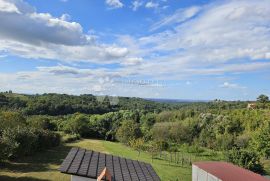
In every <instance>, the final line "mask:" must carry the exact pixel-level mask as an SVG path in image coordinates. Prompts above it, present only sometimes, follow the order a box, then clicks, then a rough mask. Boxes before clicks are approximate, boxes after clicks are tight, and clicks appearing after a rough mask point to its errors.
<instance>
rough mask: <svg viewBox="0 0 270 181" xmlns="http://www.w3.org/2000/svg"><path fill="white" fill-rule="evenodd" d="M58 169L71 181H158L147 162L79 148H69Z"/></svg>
mask: <svg viewBox="0 0 270 181" xmlns="http://www.w3.org/2000/svg"><path fill="white" fill-rule="evenodd" d="M60 171H61V172H62V173H66V174H70V175H71V181H94V180H97V181H101V180H104V181H133V180H136V181H140V180H145V181H160V178H159V177H158V175H157V174H156V172H155V171H154V169H153V167H152V166H151V165H150V164H148V163H144V162H139V161H135V160H130V159H126V158H121V157H118V156H113V155H108V154H104V153H99V152H95V151H91V150H85V149H80V148H72V149H71V150H70V152H69V153H68V155H67V157H66V158H65V160H64V161H63V163H62V165H61V167H60Z"/></svg>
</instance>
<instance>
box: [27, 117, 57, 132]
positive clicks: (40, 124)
mask: <svg viewBox="0 0 270 181" xmlns="http://www.w3.org/2000/svg"><path fill="white" fill-rule="evenodd" d="M27 123H28V125H29V126H32V127H34V128H37V129H44V130H51V131H55V130H56V124H55V123H53V122H51V121H50V119H49V118H47V117H45V116H32V117H30V118H28V120H27Z"/></svg>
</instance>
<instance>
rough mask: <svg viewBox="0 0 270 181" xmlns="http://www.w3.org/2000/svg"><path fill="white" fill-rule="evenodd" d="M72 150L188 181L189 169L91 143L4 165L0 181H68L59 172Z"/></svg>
mask: <svg viewBox="0 0 270 181" xmlns="http://www.w3.org/2000/svg"><path fill="white" fill-rule="evenodd" d="M71 147H81V148H85V149H90V150H95V151H99V152H104V153H110V154H113V155H118V156H122V157H127V158H131V159H135V160H140V161H144V162H148V163H151V164H152V165H153V167H154V169H155V170H156V172H157V173H158V175H159V176H160V178H161V179H162V180H163V181H176V180H178V181H190V180H191V166H190V165H187V164H185V165H184V166H179V165H171V164H169V162H167V161H164V160H161V159H154V161H153V162H152V159H151V155H150V154H148V153H145V152H142V153H141V155H140V157H138V152H137V151H134V150H132V149H131V148H129V147H126V146H124V145H122V144H119V143H113V142H107V141H101V140H91V139H82V140H80V141H77V142H74V143H67V144H65V145H62V146H59V147H57V148H53V149H51V150H47V151H44V152H40V153H36V154H35V155H33V156H31V157H25V158H23V159H19V160H17V161H16V162H15V161H14V162H5V163H4V164H1V165H0V180H1V181H2V180H4V181H13V180H19V181H52V180H56V181H69V180H70V176H69V175H65V174H62V173H60V172H59V171H58V168H59V166H60V164H61V162H62V161H63V159H64V158H65V156H66V155H67V153H68V152H69V150H70V148H71ZM192 158H193V157H192ZM221 158H222V157H221V156H220V155H215V156H211V154H209V153H208V152H204V153H203V154H202V155H201V156H198V157H196V160H219V159H221ZM193 159H194V158H193Z"/></svg>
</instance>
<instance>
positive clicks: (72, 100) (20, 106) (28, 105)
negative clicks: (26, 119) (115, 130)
mask: <svg viewBox="0 0 270 181" xmlns="http://www.w3.org/2000/svg"><path fill="white" fill-rule="evenodd" d="M181 105H182V104H181V103H179V104H178V105H170V104H165V103H157V102H154V101H149V100H145V99H140V98H129V97H109V96H104V97H102V96H93V95H91V94H88V95H80V96H75V95H67V94H42V95H38V94H37V95H26V94H14V93H0V108H1V109H2V110H17V111H22V112H23V113H25V114H27V115H52V116H56V115H66V114H73V113H76V112H79V113H86V114H103V113H108V112H114V111H119V110H145V111H147V112H160V111H161V110H171V109H176V108H178V107H180V106H181Z"/></svg>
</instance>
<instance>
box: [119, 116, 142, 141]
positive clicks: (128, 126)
mask: <svg viewBox="0 0 270 181" xmlns="http://www.w3.org/2000/svg"><path fill="white" fill-rule="evenodd" d="M140 136H141V130H140V127H139V124H138V123H136V122H135V121H132V120H127V121H123V123H122V125H121V126H120V127H119V129H118V130H117V133H116V138H117V140H118V141H120V142H122V143H124V144H128V143H130V141H131V140H134V139H137V138H139V137H140Z"/></svg>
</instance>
